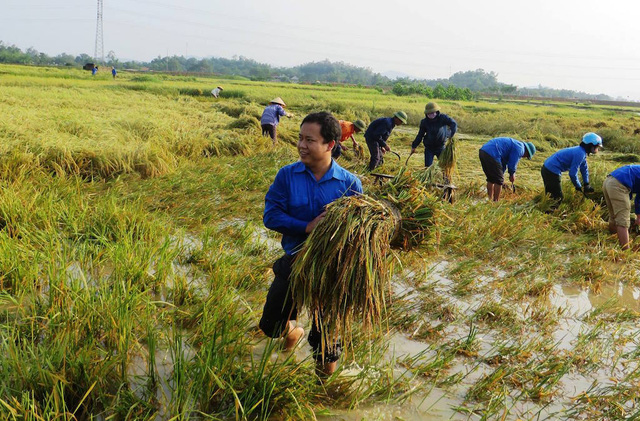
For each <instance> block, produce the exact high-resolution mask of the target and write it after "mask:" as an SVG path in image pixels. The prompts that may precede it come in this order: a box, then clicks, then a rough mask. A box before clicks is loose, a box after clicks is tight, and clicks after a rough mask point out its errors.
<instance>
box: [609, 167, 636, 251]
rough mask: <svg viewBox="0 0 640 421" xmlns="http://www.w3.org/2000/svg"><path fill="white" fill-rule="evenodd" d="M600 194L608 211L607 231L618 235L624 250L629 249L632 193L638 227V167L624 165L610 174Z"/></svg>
mask: <svg viewBox="0 0 640 421" xmlns="http://www.w3.org/2000/svg"><path fill="white" fill-rule="evenodd" d="M602 192H603V193H604V200H605V201H606V202H607V210H608V211H609V231H610V232H611V233H612V234H617V235H618V242H619V243H620V245H621V246H622V248H623V249H625V250H626V249H628V248H629V227H630V226H631V218H630V216H631V195H632V194H634V193H635V195H636V198H635V200H634V202H633V203H634V213H635V214H636V219H635V222H634V225H636V226H640V165H625V166H624V167H620V168H618V169H617V170H614V171H613V172H611V174H609V175H608V176H607V178H605V179H604V182H603V183H602Z"/></svg>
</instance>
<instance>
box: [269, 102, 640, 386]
mask: <svg viewBox="0 0 640 421" xmlns="http://www.w3.org/2000/svg"><path fill="white" fill-rule="evenodd" d="M284 107H285V104H284V102H283V101H282V99H281V98H275V99H274V100H272V101H271V102H270V103H269V106H267V108H266V109H265V112H264V113H263V116H262V121H261V124H262V131H263V134H265V135H268V136H270V137H271V138H272V139H273V141H274V142H275V139H276V126H277V124H278V122H279V118H280V117H281V116H289V117H290V116H291V114H287V113H286V112H285V111H284ZM406 122H407V115H406V113H404V112H402V111H398V112H396V113H395V114H394V115H393V116H392V117H388V118H379V119H377V120H374V121H373V122H372V123H371V124H370V125H369V127H368V128H366V129H365V127H366V126H365V123H364V122H362V121H360V120H356V121H354V122H344V121H342V122H340V121H338V120H337V119H336V118H335V117H333V116H332V115H331V114H330V113H327V112H319V113H312V114H309V115H307V116H306V117H305V118H304V119H303V120H302V123H301V125H300V134H299V138H298V144H297V149H298V155H299V157H300V160H299V161H297V162H295V163H293V164H289V165H287V166H285V167H283V168H281V169H280V170H279V171H278V173H277V175H276V177H275V180H274V182H273V184H272V185H271V186H270V187H269V190H268V192H267V194H266V196H265V209H264V216H263V221H264V224H265V227H267V228H268V229H271V230H275V231H277V232H279V233H281V234H282V247H283V249H284V255H283V256H282V257H281V258H280V259H278V260H277V261H276V262H275V263H274V265H273V272H274V275H275V279H274V281H273V283H272V284H271V286H270V288H269V291H268V293H267V298H266V303H265V305H264V309H263V314H262V317H261V320H260V324H259V326H260V329H261V330H262V331H263V332H264V333H265V334H266V335H267V336H269V337H271V338H283V339H284V349H285V350H292V349H293V348H294V347H295V346H296V344H297V343H298V341H299V340H300V339H301V338H302V336H303V335H304V330H303V328H302V327H300V326H296V324H295V323H294V322H295V320H296V318H297V309H296V308H295V305H294V303H293V298H292V296H291V291H290V288H289V285H290V279H289V278H290V275H291V267H292V264H293V261H294V260H295V255H296V253H297V251H298V250H299V249H300V247H301V246H302V244H303V243H304V241H305V240H306V238H307V237H308V235H309V233H310V232H311V231H312V230H313V229H314V228H315V227H316V226H317V225H318V223H320V222H321V221H322V219H323V218H324V216H325V214H326V210H325V206H326V205H328V204H329V203H331V202H332V201H334V200H336V199H337V198H339V197H342V196H344V195H354V194H359V193H362V183H361V181H360V180H359V179H358V177H357V176H356V175H354V174H352V173H350V172H349V171H347V170H345V169H343V168H342V167H341V166H340V165H339V164H338V163H337V161H336V160H335V159H333V157H335V156H336V154H338V156H339V152H336V150H338V151H339V149H340V142H341V141H345V140H346V139H348V138H351V140H352V142H353V143H354V146H355V145H356V141H355V139H354V137H353V134H354V133H358V132H361V131H365V133H364V137H365V140H366V142H367V146H368V147H369V151H370V153H371V160H370V162H369V168H370V169H373V168H375V166H377V165H379V163H380V161H381V159H382V155H383V154H384V153H385V152H388V151H390V147H389V145H388V144H387V140H388V138H389V135H390V133H391V131H392V130H393V128H394V127H395V126H398V125H401V124H405V123H406ZM456 129H457V124H456V122H455V121H454V120H453V119H452V118H450V117H449V116H447V115H446V114H442V113H440V109H439V107H438V105H437V104H435V103H429V104H427V106H426V107H425V119H423V120H422V121H421V122H420V129H419V132H418V135H417V136H416V139H415V140H414V141H413V143H412V145H411V148H412V150H411V152H412V153H414V152H415V151H416V148H417V146H418V145H419V143H420V142H423V143H424V146H425V165H426V166H429V165H431V164H432V163H433V157H434V156H435V157H439V156H440V153H441V152H442V150H443V148H444V146H445V143H446V141H447V139H449V138H451V137H452V136H453V135H454V134H455V133H456ZM601 148H602V138H601V137H600V136H598V135H597V134H595V133H591V132H590V133H586V134H585V135H584V136H583V137H582V141H581V143H580V144H579V145H578V146H575V147H570V148H566V149H561V150H559V151H557V152H556V153H554V154H553V155H551V156H550V157H549V158H547V160H545V162H544V164H543V166H542V169H541V175H542V180H543V182H544V187H545V192H546V193H548V194H549V195H550V196H551V198H552V199H553V200H554V201H555V203H556V204H557V203H559V202H560V201H562V199H563V195H562V189H561V185H560V180H561V179H560V175H561V174H562V173H563V172H568V173H569V177H570V179H571V181H572V183H573V185H574V186H575V188H576V189H577V190H580V191H582V192H591V191H593V188H592V187H591V185H590V183H589V170H588V165H587V161H586V159H587V157H588V156H589V155H592V154H597V153H598V151H599V149H601ZM535 153H536V147H535V145H534V144H533V143H532V142H523V141H520V140H517V139H513V138H509V137H498V138H494V139H491V140H489V141H488V142H487V143H485V144H484V145H483V146H482V147H481V148H480V151H479V158H480V163H481V165H482V169H483V171H484V173H485V175H486V178H487V194H488V196H489V199H490V200H493V201H497V200H499V198H500V192H501V189H502V186H503V184H504V172H505V171H508V173H509V179H510V181H511V182H512V183H513V182H514V181H515V174H516V170H517V166H518V162H519V161H520V159H521V158H523V157H526V158H528V159H531V158H532V157H533V156H534V154H535ZM578 171H580V172H581V174H582V181H583V183H584V186H583V185H582V184H581V183H580V181H579V180H578V177H577V173H578ZM603 192H604V198H605V201H606V204H607V208H608V209H609V230H610V231H611V232H612V233H617V235H618V240H619V242H620V245H621V246H622V247H623V248H628V246H629V232H628V228H629V226H630V221H631V219H630V197H631V194H632V193H635V194H636V198H635V209H636V214H637V215H636V220H635V224H637V225H640V165H626V166H623V167H621V168H618V169H616V170H615V171H613V172H612V173H610V174H609V175H608V176H607V178H606V180H605V181H604V183H603ZM318 322H319V321H317V320H313V321H312V327H311V332H310V334H309V336H308V342H309V344H310V345H311V347H312V349H313V356H314V358H315V360H316V372H317V373H318V375H320V376H327V375H331V374H332V373H333V372H334V371H335V370H336V367H337V361H338V359H339V357H340V351H341V350H340V345H339V344H335V345H334V346H329V347H323V346H322V331H321V327H320V323H318Z"/></svg>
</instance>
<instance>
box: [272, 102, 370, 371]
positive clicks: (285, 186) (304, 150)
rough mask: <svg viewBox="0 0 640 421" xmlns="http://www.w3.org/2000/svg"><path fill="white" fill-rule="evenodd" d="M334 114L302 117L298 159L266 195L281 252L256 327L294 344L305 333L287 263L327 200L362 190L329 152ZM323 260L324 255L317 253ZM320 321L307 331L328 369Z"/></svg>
mask: <svg viewBox="0 0 640 421" xmlns="http://www.w3.org/2000/svg"><path fill="white" fill-rule="evenodd" d="M340 133H341V130H340V125H339V124H338V120H336V119H335V117H333V116H332V115H331V114H329V113H326V112H320V113H313V114H309V115H308V116H306V117H305V118H304V119H303V120H302V124H301V125H300V135H299V139H298V145H297V146H298V155H299V157H300V160H299V161H298V162H296V163H293V164H290V165H287V166H285V167H283V168H281V169H280V171H278V174H277V175H276V178H275V180H274V182H273V184H272V185H271V187H270V188H269V191H268V192H267V195H266V197H265V210H264V218H263V220H264V225H265V226H266V227H267V228H269V229H272V230H274V231H277V232H279V233H281V234H282V248H283V249H284V252H285V254H284V256H282V257H281V258H279V259H278V260H277V261H276V262H275V263H274V265H273V272H274V275H275V279H274V281H273V283H272V284H271V287H270V288H269V292H268V294H267V299H266V303H265V305H264V310H263V313H262V318H261V320H260V329H262V331H263V332H264V333H265V334H266V335H267V336H269V337H272V338H279V337H283V338H284V342H285V344H284V346H285V349H288V350H290V349H293V348H294V347H295V345H296V343H297V342H298V341H299V340H300V338H301V337H302V336H303V335H304V330H303V329H302V328H301V327H299V326H298V327H296V325H295V323H294V321H295V320H296V318H297V312H298V309H297V308H296V306H295V305H294V302H293V298H292V296H291V290H290V282H291V279H290V277H291V267H292V265H293V262H294V260H295V259H296V253H297V252H298V251H299V250H300V247H301V245H302V244H303V243H304V241H305V240H306V238H307V236H308V235H309V233H311V232H313V230H314V229H315V227H316V226H317V225H318V223H319V222H320V221H321V220H322V219H323V218H324V216H325V215H326V211H325V206H326V205H328V204H329V203H331V202H333V201H334V200H336V199H338V198H340V197H342V196H350V195H354V194H358V193H362V183H361V182H360V180H359V179H358V178H357V177H356V176H355V175H353V174H351V173H350V172H348V171H347V170H345V169H343V168H342V167H340V165H338V163H337V162H335V161H334V160H333V159H332V158H331V150H332V149H333V147H334V146H335V144H336V142H338V140H339V138H340ZM315 258H316V259H317V261H318V262H322V258H323V256H315ZM321 337H322V330H321V321H319V320H313V322H312V326H311V332H310V333H309V336H308V341H309V344H310V345H311V347H312V349H313V355H314V358H315V359H316V366H317V369H318V371H319V373H322V374H326V375H330V374H332V373H333V372H334V371H335V369H336V365H337V360H338V358H339V357H340V353H341V350H340V347H339V345H338V344H336V346H334V347H332V348H331V349H323V346H322V343H323V341H322V339H321Z"/></svg>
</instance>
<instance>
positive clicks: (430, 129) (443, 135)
mask: <svg viewBox="0 0 640 421" xmlns="http://www.w3.org/2000/svg"><path fill="white" fill-rule="evenodd" d="M424 115H425V118H423V119H422V120H421V121H420V129H419V130H418V135H417V136H416V138H415V140H414V141H413V143H412V144H411V154H414V153H415V152H416V148H417V147H418V146H419V145H420V142H422V143H423V144H424V166H425V167H430V166H431V164H433V157H434V156H436V157H438V160H440V155H441V154H442V151H443V150H444V149H445V144H446V143H447V139H451V140H453V136H454V135H455V134H456V130H457V129H458V124H457V123H456V121H455V120H454V119H452V118H451V117H449V116H448V115H446V114H443V113H441V112H440V106H439V105H438V104H436V103H435V102H429V103H428V104H427V105H426V106H425V107H424Z"/></svg>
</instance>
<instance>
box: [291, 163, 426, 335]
mask: <svg viewBox="0 0 640 421" xmlns="http://www.w3.org/2000/svg"><path fill="white" fill-rule="evenodd" d="M423 175H424V174H419V176H418V177H413V176H411V175H410V174H409V173H408V172H406V171H401V173H400V174H399V175H398V176H397V177H396V178H394V179H393V180H391V182H389V183H386V184H385V185H384V186H382V187H380V188H378V189H377V190H373V191H372V194H371V195H370V196H369V195H357V196H350V197H343V198H340V199H338V200H336V201H334V202H333V203H331V204H329V205H328V206H327V213H326V215H325V217H324V219H323V220H322V221H321V222H320V223H319V224H318V225H317V226H316V228H315V229H314V230H313V231H312V233H311V235H310V236H309V237H308V238H307V240H306V242H305V243H304V245H303V247H302V249H301V250H300V251H299V252H298V253H297V254H296V259H295V261H294V264H293V270H292V276H291V289H292V295H293V299H294V302H295V304H296V306H297V307H298V308H300V309H302V308H306V309H307V310H308V311H309V314H310V317H311V318H312V319H313V320H315V321H316V323H317V324H318V325H319V326H321V329H322V331H323V333H324V335H323V336H324V338H323V346H324V347H326V346H331V345H333V344H335V343H336V342H337V341H338V339H339V338H342V340H343V341H344V342H346V343H348V342H350V339H351V331H352V330H351V326H352V324H353V323H354V321H356V320H359V321H362V323H363V324H364V326H365V329H366V328H371V327H374V328H375V327H378V326H380V325H381V322H382V316H383V314H384V311H385V303H386V298H385V297H386V296H387V294H388V291H389V285H390V282H389V279H390V274H391V272H392V265H391V258H390V250H391V248H392V247H401V248H405V249H407V248H411V247H414V246H416V245H418V244H419V243H420V242H421V241H422V240H423V239H424V237H425V236H426V235H427V234H428V233H429V232H430V231H429V226H430V225H431V224H432V223H433V218H432V217H433V207H434V206H436V203H437V202H438V200H437V198H435V197H434V196H432V195H431V194H430V193H429V192H428V191H427V189H426V188H425V187H424V180H422V179H421V178H420V177H422V176H423Z"/></svg>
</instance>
